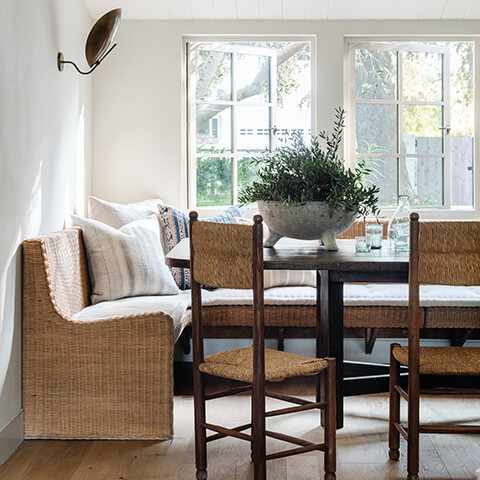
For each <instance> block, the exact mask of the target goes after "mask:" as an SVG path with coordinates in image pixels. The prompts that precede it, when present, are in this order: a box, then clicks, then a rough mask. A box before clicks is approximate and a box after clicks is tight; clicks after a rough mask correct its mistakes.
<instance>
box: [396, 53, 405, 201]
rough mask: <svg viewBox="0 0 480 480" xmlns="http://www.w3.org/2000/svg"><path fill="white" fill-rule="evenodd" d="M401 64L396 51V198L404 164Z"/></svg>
mask: <svg viewBox="0 0 480 480" xmlns="http://www.w3.org/2000/svg"><path fill="white" fill-rule="evenodd" d="M402 77H403V62H402V55H401V52H400V51H398V50H397V99H398V103H397V196H398V195H402V194H403V193H404V192H403V191H402V178H403V167H404V162H402V161H401V157H400V155H398V154H400V153H403V151H402V138H403V109H402V102H403V78H402Z"/></svg>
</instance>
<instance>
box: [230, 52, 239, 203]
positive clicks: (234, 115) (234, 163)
mask: <svg viewBox="0 0 480 480" xmlns="http://www.w3.org/2000/svg"><path fill="white" fill-rule="evenodd" d="M231 65H232V66H231V69H232V71H231V75H230V76H231V81H232V88H231V90H232V111H231V125H232V127H231V136H232V138H231V142H232V156H231V163H230V167H231V169H232V204H236V203H237V200H238V185H237V183H238V174H237V156H236V154H237V147H238V141H237V128H236V127H237V113H238V112H237V105H238V101H237V80H236V74H235V72H236V66H237V53H236V52H232V63H231Z"/></svg>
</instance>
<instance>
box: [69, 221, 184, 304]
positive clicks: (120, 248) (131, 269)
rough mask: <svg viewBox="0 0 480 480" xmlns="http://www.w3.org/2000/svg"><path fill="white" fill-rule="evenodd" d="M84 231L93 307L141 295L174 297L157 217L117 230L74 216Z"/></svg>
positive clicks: (176, 289) (175, 291)
mask: <svg viewBox="0 0 480 480" xmlns="http://www.w3.org/2000/svg"><path fill="white" fill-rule="evenodd" d="M72 221H73V224H74V225H77V226H79V227H81V228H82V231H83V240H84V242H85V250H86V253H87V260H88V268H89V270H90V281H91V286H92V296H91V300H92V304H96V303H99V302H103V301H106V300H117V299H119V298H124V297H135V296H140V295H175V294H177V293H179V292H178V288H177V285H176V284H175V281H174V280H173V278H172V275H171V274H170V271H169V269H168V267H167V266H166V265H165V259H164V256H163V251H162V247H161V245H160V240H159V237H160V232H159V225H158V220H157V217H156V215H152V216H150V217H148V218H145V219H143V220H136V221H134V222H131V223H127V224H126V225H124V226H123V227H121V228H120V229H118V230H117V229H115V228H113V227H110V226H109V225H106V224H104V223H101V222H98V221H96V220H92V219H88V218H82V217H77V216H76V215H72Z"/></svg>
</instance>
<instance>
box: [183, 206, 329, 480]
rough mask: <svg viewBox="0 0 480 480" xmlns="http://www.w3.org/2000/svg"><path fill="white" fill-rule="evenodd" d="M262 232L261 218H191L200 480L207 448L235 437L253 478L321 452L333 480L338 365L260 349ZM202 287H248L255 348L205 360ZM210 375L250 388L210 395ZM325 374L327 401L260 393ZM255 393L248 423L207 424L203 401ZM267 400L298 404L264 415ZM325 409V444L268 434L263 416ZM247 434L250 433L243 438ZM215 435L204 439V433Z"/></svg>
mask: <svg viewBox="0 0 480 480" xmlns="http://www.w3.org/2000/svg"><path fill="white" fill-rule="evenodd" d="M262 232H263V226H262V217H261V216H259V215H257V216H255V218H254V225H253V226H249V225H231V224H221V223H211V222H199V221H197V213H196V212H191V213H190V268H191V279H192V338H193V380H194V406H195V461H196V468H197V479H198V480H205V479H206V478H207V442H210V441H212V440H217V439H220V438H224V437H226V436H232V437H236V438H239V439H241V440H246V441H249V442H251V445H252V460H253V462H254V478H255V480H264V479H266V460H269V459H273V458H280V457H285V456H289V455H294V454H297V453H304V452H310V451H313V450H321V451H323V452H325V479H327V480H333V479H334V478H335V469H336V460H335V456H336V452H335V436H336V431H335V359H332V358H328V359H321V358H312V357H306V356H303V355H297V354H293V353H286V352H280V351H277V350H269V349H265V347H264V331H263V327H264V325H263V320H264V319H263V314H264V312H263V310H264V304H263V246H262V240H263V233H262ZM201 285H207V286H211V287H223V288H240V289H253V324H252V336H253V347H252V348H243V349H237V350H230V351H226V352H222V353H217V354H215V355H210V356H208V357H204V354H203V332H202V296H201ZM205 375H213V376H217V377H222V378H227V379H230V380H237V381H240V382H246V383H247V384H249V385H247V386H240V387H238V388H234V389H230V390H228V391H223V392H218V393H214V394H210V395H206V394H205V384H204V376H205ZM303 375H326V378H324V379H325V380H326V381H325V382H323V383H326V385H327V388H326V391H325V392H324V395H325V397H324V398H326V400H325V401H315V402H309V401H307V400H303V399H299V398H296V397H291V396H287V395H282V394H277V393H274V392H267V391H265V381H269V382H280V381H282V380H284V379H285V378H288V377H295V376H303ZM245 391H252V421H251V423H249V424H246V425H241V426H239V427H235V428H224V427H222V426H219V425H213V424H211V423H208V422H207V420H206V416H205V402H206V400H210V399H214V398H219V397H223V396H227V395H233V394H236V393H241V392H245ZM265 396H269V397H273V398H277V399H280V400H283V401H286V402H289V403H293V404H295V405H296V406H294V407H288V408H282V409H278V410H273V411H270V412H265ZM313 408H318V409H323V410H324V412H325V441H324V443H320V444H314V443H312V442H309V441H306V440H302V439H299V438H295V437H291V436H289V435H285V434H282V433H277V432H271V431H267V430H266V429H265V418H266V417H272V416H276V415H281V414H286V413H293V412H298V411H304V410H309V409H313ZM250 428H251V429H252V433H251V434H247V433H244V431H245V430H248V429H250ZM207 430H211V431H213V432H215V433H214V434H213V435H210V436H208V437H207V435H206V431H207ZM266 436H268V437H272V438H276V439H279V440H282V441H285V442H289V443H293V444H295V445H296V446H297V447H296V448H293V449H289V450H285V451H282V452H277V453H273V454H270V455H267V454H266V441H265V437H266Z"/></svg>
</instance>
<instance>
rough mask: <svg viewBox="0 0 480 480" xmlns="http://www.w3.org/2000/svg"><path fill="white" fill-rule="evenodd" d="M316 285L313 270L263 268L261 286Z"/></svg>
mask: <svg viewBox="0 0 480 480" xmlns="http://www.w3.org/2000/svg"><path fill="white" fill-rule="evenodd" d="M316 285H317V278H316V271H315V270H264V272H263V288H273V287H287V286H304V287H315V286H316Z"/></svg>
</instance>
